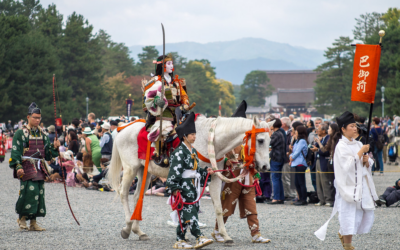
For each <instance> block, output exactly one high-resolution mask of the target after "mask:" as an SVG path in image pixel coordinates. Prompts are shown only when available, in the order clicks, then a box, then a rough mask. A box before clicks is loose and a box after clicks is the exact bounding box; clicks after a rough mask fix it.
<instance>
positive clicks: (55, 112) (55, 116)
mask: <svg viewBox="0 0 400 250" xmlns="http://www.w3.org/2000/svg"><path fill="white" fill-rule="evenodd" d="M55 78H56V76H55V75H54V74H53V100H54V123H55V124H54V125H55V128H56V129H55V132H56V140H57V138H58V137H57V106H56V93H55V91H54V80H55ZM61 126H62V124H61ZM57 151H58V157H60V166H61V172H62V178H63V182H64V191H65V197H66V198H67V203H68V207H69V210H70V211H71V214H72V217H74V219H75V221H76V223H77V224H78V225H79V226H80V225H81V224H79V221H78V220H77V219H76V217H75V214H74V212H73V211H72V208H71V204H70V203H69V199H68V193H67V184H66V182H65V176H64V171H65V167H64V166H63V164H62V157H61V155H60V148H57Z"/></svg>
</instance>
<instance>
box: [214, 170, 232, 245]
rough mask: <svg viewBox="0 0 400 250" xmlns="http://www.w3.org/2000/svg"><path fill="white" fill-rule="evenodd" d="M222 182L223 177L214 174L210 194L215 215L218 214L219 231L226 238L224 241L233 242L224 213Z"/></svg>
mask: <svg viewBox="0 0 400 250" xmlns="http://www.w3.org/2000/svg"><path fill="white" fill-rule="evenodd" d="M221 184H222V181H221V179H219V178H218V176H216V175H213V176H212V177H211V183H210V196H211V200H212V202H213V204H214V209H215V215H216V216H217V222H218V231H219V233H220V234H221V235H222V237H224V240H225V242H224V243H233V240H232V238H231V237H229V235H228V233H227V232H226V228H225V224H224V218H223V215H222V204H221Z"/></svg>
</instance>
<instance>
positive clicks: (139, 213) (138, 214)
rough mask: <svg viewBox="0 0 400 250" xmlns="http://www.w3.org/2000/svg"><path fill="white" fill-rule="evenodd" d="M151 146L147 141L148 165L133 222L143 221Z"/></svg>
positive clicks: (145, 167) (145, 166)
mask: <svg viewBox="0 0 400 250" xmlns="http://www.w3.org/2000/svg"><path fill="white" fill-rule="evenodd" d="M150 146H151V141H147V149H146V163H145V165H144V171H143V178H142V187H141V189H140V194H139V200H138V202H137V204H136V208H135V211H134V212H133V214H132V216H131V220H142V209H143V196H144V189H145V187H146V179H147V170H148V168H149V161H150ZM136 191H138V189H137V188H136Z"/></svg>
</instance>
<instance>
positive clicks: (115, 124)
mask: <svg viewBox="0 0 400 250" xmlns="http://www.w3.org/2000/svg"><path fill="white" fill-rule="evenodd" d="M110 125H114V126H118V122H117V121H110Z"/></svg>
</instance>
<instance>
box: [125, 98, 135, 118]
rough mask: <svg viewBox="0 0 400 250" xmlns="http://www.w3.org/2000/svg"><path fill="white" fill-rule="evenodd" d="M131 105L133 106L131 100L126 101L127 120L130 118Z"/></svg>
mask: <svg viewBox="0 0 400 250" xmlns="http://www.w3.org/2000/svg"><path fill="white" fill-rule="evenodd" d="M132 104H133V100H132V99H127V100H126V113H127V116H128V118H129V117H130V116H131V111H132Z"/></svg>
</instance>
